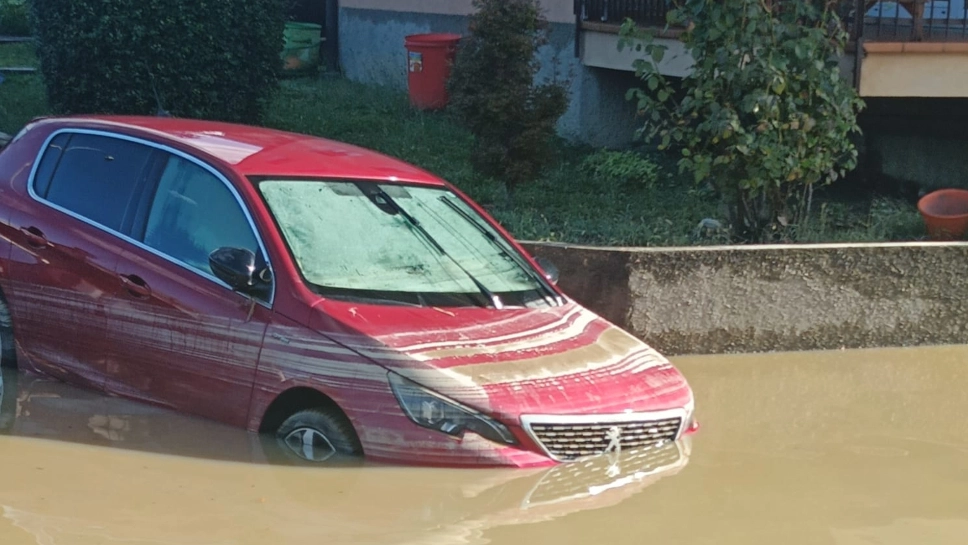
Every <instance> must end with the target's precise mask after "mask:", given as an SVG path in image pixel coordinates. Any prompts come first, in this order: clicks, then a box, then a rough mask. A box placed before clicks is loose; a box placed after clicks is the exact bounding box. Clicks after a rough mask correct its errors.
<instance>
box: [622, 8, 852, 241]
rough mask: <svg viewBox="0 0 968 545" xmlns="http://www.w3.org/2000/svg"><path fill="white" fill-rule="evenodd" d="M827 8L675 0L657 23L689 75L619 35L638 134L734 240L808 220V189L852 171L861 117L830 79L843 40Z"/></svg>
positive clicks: (628, 32) (652, 44)
mask: <svg viewBox="0 0 968 545" xmlns="http://www.w3.org/2000/svg"><path fill="white" fill-rule="evenodd" d="M832 7H833V6H832V5H831V4H829V3H827V4H820V5H818V4H814V3H811V2H809V1H804V0H783V1H774V2H770V1H769V0H718V1H716V2H707V1H706V0H684V3H682V4H681V5H680V6H679V7H677V8H676V9H673V10H671V11H670V12H669V14H668V22H669V23H670V25H675V26H681V27H683V28H685V29H686V30H685V31H684V33H683V35H682V38H681V39H682V41H683V42H684V44H685V47H686V49H687V51H688V52H689V53H690V54H691V55H692V58H693V60H694V63H695V64H694V68H693V70H692V72H691V73H690V74H689V75H688V76H686V77H685V78H683V79H682V80H681V83H680V84H679V85H675V84H674V83H673V82H672V81H671V80H670V79H668V78H666V77H664V76H663V75H662V74H661V73H660V72H659V64H660V63H661V62H662V59H663V56H664V52H665V51H666V48H665V46H663V45H660V44H659V43H657V42H656V41H655V39H654V36H653V35H652V34H651V33H649V32H646V31H642V30H640V29H637V28H636V27H635V25H634V24H633V23H632V22H631V21H626V23H625V24H624V25H623V28H622V32H621V35H622V39H621V45H620V48H624V47H627V46H630V45H631V46H633V47H634V48H635V49H636V50H637V51H640V52H643V53H644V54H645V55H644V58H640V59H637V60H636V62H635V68H636V73H637V75H638V76H639V77H640V79H641V80H642V81H643V82H644V83H645V88H634V89H631V90H630V91H629V93H628V98H629V99H630V100H635V101H636V102H637V105H638V110H639V112H640V113H641V114H642V115H644V116H645V118H646V122H645V124H644V126H643V127H642V128H641V129H640V131H639V135H640V136H644V137H645V138H647V139H650V140H652V141H658V144H659V147H660V148H662V149H674V150H677V151H678V153H679V154H680V158H679V168H680V171H682V172H691V173H692V175H693V177H694V179H695V180H696V181H697V182H703V183H706V182H708V183H709V184H710V185H712V186H713V188H715V190H716V191H717V192H718V193H719V194H720V196H721V197H722V198H723V199H724V202H725V204H726V207H727V219H728V221H729V224H730V227H731V228H732V230H733V233H734V236H737V237H739V238H740V239H743V240H749V241H767V240H771V239H774V238H776V237H777V236H778V235H779V234H781V233H784V232H785V231H787V229H786V228H787V227H788V226H792V225H794V224H796V223H797V222H799V221H801V220H802V219H804V218H805V217H806V216H807V215H808V214H809V209H810V203H811V200H812V195H813V189H814V187H815V186H817V185H818V184H827V183H830V182H832V181H834V180H836V179H838V178H839V177H842V176H843V175H844V174H845V173H846V172H847V171H849V170H850V169H853V168H854V167H855V166H856V163H857V150H856V148H855V146H854V144H853V142H852V141H851V136H852V135H853V134H854V133H859V131H860V129H859V127H858V126H857V113H858V112H859V111H860V109H861V108H862V107H863V102H862V101H861V100H860V99H859V98H858V96H857V93H856V91H855V90H854V88H853V87H852V86H851V85H850V83H849V82H847V81H845V80H844V79H843V78H842V77H841V75H840V69H839V66H838V58H839V57H840V56H842V55H843V53H844V46H845V44H846V38H847V36H846V32H845V31H844V28H843V26H842V25H841V24H840V20H839V18H838V17H837V14H836V13H835V12H834V11H833V10H832Z"/></svg>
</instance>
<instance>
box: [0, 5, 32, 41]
mask: <svg viewBox="0 0 968 545" xmlns="http://www.w3.org/2000/svg"><path fill="white" fill-rule="evenodd" d="M27 11H28V8H27V1H26V0H0V34H5V35H8V36H29V35H30V23H29V18H28V16H27Z"/></svg>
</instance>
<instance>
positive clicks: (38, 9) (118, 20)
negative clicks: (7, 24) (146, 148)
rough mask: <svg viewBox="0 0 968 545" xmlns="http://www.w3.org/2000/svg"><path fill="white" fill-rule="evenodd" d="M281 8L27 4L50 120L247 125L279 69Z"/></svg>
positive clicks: (276, 1)
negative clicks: (163, 113)
mask: <svg viewBox="0 0 968 545" xmlns="http://www.w3.org/2000/svg"><path fill="white" fill-rule="evenodd" d="M285 1H286V0H31V5H32V16H33V23H34V28H35V31H36V36H37V38H38V41H39V45H38V55H39V57H40V62H41V71H42V73H43V76H44V80H45V82H46V83H47V92H48V98H49V101H50V106H51V108H52V109H53V110H54V111H55V112H57V113H84V114H87V113H113V114H154V113H156V111H157V109H158V102H157V101H156V98H155V97H156V95H155V92H156V91H157V96H158V97H160V99H161V103H162V104H163V106H164V108H165V109H166V110H167V111H168V112H170V113H171V114H172V115H176V116H181V117H196V118H207V119H219V120H226V121H236V122H249V123H254V122H258V121H260V120H261V119H262V116H263V113H264V112H265V108H266V105H267V102H268V100H269V99H270V98H271V95H272V92H273V91H274V90H275V88H276V85H277V82H278V77H279V72H280V69H281V62H282V61H281V59H280V52H281V50H282V46H283V30H284V26H285V8H286V4H285Z"/></svg>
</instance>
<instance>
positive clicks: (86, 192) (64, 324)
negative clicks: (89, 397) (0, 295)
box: [7, 131, 155, 388]
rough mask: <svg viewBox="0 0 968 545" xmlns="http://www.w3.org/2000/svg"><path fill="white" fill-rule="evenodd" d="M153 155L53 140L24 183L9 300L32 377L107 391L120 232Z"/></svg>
mask: <svg viewBox="0 0 968 545" xmlns="http://www.w3.org/2000/svg"><path fill="white" fill-rule="evenodd" d="M154 157H155V150H154V149H152V148H148V147H146V146H143V145H140V144H138V143H135V142H132V141H129V140H124V139H119V138H114V137H110V136H107V135H104V134H97V133H92V132H84V131H66V132H59V133H55V134H54V135H53V137H52V138H51V139H50V140H49V141H48V143H47V145H46V149H45V150H44V151H43V153H42V156H41V159H40V161H39V162H38V164H37V167H36V169H35V171H34V173H33V176H32V177H31V178H30V180H28V182H27V191H28V192H29V194H30V197H28V198H24V199H19V200H18V201H17V202H16V203H15V204H13V205H11V207H12V213H11V218H10V221H11V226H12V227H13V228H12V229H11V230H10V232H12V233H13V234H12V236H11V243H12V248H11V253H10V267H9V271H8V274H9V281H8V284H7V290H8V293H7V297H8V299H9V303H10V309H11V316H12V318H13V322H14V325H15V328H16V335H17V339H18V341H19V343H20V345H21V347H22V348H23V349H24V351H25V352H26V354H27V355H28V357H29V359H30V362H31V363H33V364H34V365H35V366H36V367H37V368H38V370H40V371H42V372H45V373H48V374H50V375H53V376H55V377H57V378H60V379H62V380H65V381H68V382H73V383H76V384H80V385H84V386H88V387H94V388H100V387H101V385H102V384H103V382H104V378H105V362H106V356H107V351H108V350H109V348H110V347H109V346H108V345H107V344H106V343H105V338H106V336H107V315H106V313H105V304H106V301H107V300H108V299H110V298H111V297H113V296H115V294H116V292H117V289H118V282H117V277H116V276H115V273H114V269H115V266H116V264H117V259H118V257H119V256H120V253H121V246H120V245H119V243H120V242H121V238H120V233H121V231H123V230H124V228H125V223H126V222H127V221H130V214H131V211H132V210H133V205H134V203H135V201H136V198H137V196H138V192H139V184H140V183H142V182H143V181H144V180H145V179H146V177H147V176H149V172H150V170H151V168H152V164H153V160H154Z"/></svg>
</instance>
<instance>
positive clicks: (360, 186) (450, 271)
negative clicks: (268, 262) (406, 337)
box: [258, 180, 557, 308]
mask: <svg viewBox="0 0 968 545" xmlns="http://www.w3.org/2000/svg"><path fill="white" fill-rule="evenodd" d="M258 187H259V191H260V193H261V194H262V197H263V199H265V202H266V204H267V205H268V207H269V210H270V212H271V213H272V215H273V217H274V218H275V221H276V223H277V224H278V226H279V229H280V230H281V231H282V234H283V236H284V237H285V240H286V243H287V244H288V245H289V248H290V250H291V252H292V255H293V258H294V259H295V261H296V263H297V264H298V267H299V269H300V272H301V273H302V276H303V278H304V279H305V280H306V282H307V283H308V284H309V285H310V286H311V287H312V288H313V289H314V290H315V291H317V293H319V294H321V295H323V296H327V297H333V298H343V299H357V300H368V301H370V302H375V303H380V302H382V303H389V304H412V305H421V306H423V305H429V306H469V305H479V306H487V307H496V308H502V307H505V306H528V307H535V306H549V305H554V304H555V302H556V297H557V296H556V294H555V293H554V292H553V291H552V290H551V289H550V287H549V286H548V284H546V283H545V282H544V280H542V279H541V278H540V276H539V274H538V273H537V272H536V271H535V270H534V269H533V268H532V267H530V266H529V265H528V264H527V262H525V261H524V260H523V259H522V258H521V256H520V254H519V253H517V252H516V251H515V250H514V248H513V247H512V246H511V245H510V244H509V243H508V242H507V241H506V240H505V239H504V238H503V237H501V235H500V234H499V233H498V232H497V231H495V230H494V229H493V228H492V227H491V226H490V225H489V224H488V223H487V222H486V221H485V220H484V219H483V218H482V217H481V216H480V215H479V214H478V213H477V212H475V211H474V209H473V208H471V207H470V206H468V204H467V203H466V202H465V201H463V200H462V199H460V198H459V197H458V196H457V195H456V194H454V193H453V192H452V191H450V190H449V189H446V188H442V187H426V186H404V185H399V184H378V183H376V182H357V181H328V180H327V181H323V180H318V181H308V180H262V181H260V182H259V184H258Z"/></svg>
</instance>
